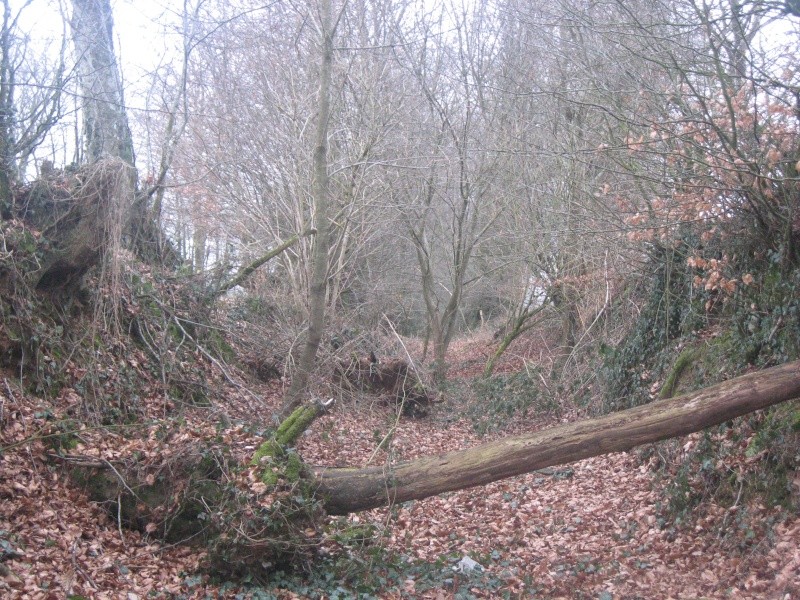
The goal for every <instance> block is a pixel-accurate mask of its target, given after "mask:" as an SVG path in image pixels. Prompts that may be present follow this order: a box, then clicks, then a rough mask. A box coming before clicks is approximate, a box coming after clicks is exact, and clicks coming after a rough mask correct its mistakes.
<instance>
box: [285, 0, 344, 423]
mask: <svg viewBox="0 0 800 600" xmlns="http://www.w3.org/2000/svg"><path fill="white" fill-rule="evenodd" d="M319 10H320V30H321V36H322V60H321V62H320V74H319V77H320V82H319V91H318V98H319V110H318V113H317V127H316V135H315V142H316V143H315V148H314V180H313V185H312V193H313V196H314V216H315V229H316V231H317V234H316V237H315V238H314V245H313V248H312V258H311V261H312V262H311V281H310V285H309V306H308V335H307V337H306V343H305V346H304V348H303V353H302V355H301V356H300V361H299V363H298V365H297V369H296V371H295V373H294V376H293V377H292V384H291V385H290V386H289V390H288V391H287V392H286V398H285V400H284V405H283V409H282V410H281V414H282V415H283V416H288V415H289V414H290V413H291V412H292V411H293V410H294V409H295V408H297V407H298V406H299V405H300V403H301V402H302V400H303V394H304V393H305V392H306V389H307V388H308V379H309V377H310V375H311V372H312V370H313V368H314V363H315V361H316V358H317V350H318V349H319V344H320V342H321V341H322V333H323V330H324V327H325V300H326V297H327V289H328V250H329V249H330V229H331V223H330V215H329V212H330V208H329V206H328V205H329V196H330V189H329V181H328V179H329V178H328V120H329V118H330V111H331V77H332V71H333V34H334V28H333V21H332V15H331V0H321V1H320V4H319Z"/></svg>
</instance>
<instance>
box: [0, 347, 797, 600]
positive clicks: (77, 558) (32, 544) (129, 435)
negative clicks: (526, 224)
mask: <svg viewBox="0 0 800 600" xmlns="http://www.w3.org/2000/svg"><path fill="white" fill-rule="evenodd" d="M489 340H490V335H489V334H488V333H486V332H483V333H478V334H476V335H474V336H472V337H471V338H469V339H465V340H461V341H459V342H458V343H457V344H456V345H455V347H454V354H453V370H452V375H453V384H452V386H451V388H450V389H448V390H446V392H445V401H444V402H442V403H440V404H437V405H435V406H434V409H433V412H432V414H431V415H430V416H429V417H427V418H425V419H409V418H405V417H402V418H397V417H396V415H395V414H394V411H393V410H392V409H391V408H389V407H388V406H386V405H384V404H382V403H379V402H374V403H373V402H370V401H369V400H368V399H363V400H362V401H361V402H360V403H354V402H344V403H340V404H339V405H338V406H337V407H336V408H335V409H334V411H332V412H331V413H330V414H327V415H325V416H323V417H322V418H320V419H319V420H318V421H316V422H315V423H314V425H313V426H312V428H311V430H310V432H309V433H308V434H307V435H305V436H303V438H302V440H301V442H300V444H299V445H298V448H297V450H298V452H299V453H300V455H301V456H302V457H303V458H304V459H305V460H306V461H307V462H309V463H312V464H320V465H338V466H341V465H356V466H357V465H365V464H367V463H369V464H382V463H384V462H386V461H387V460H403V459H410V458H414V457H417V456H423V455H428V454H434V453H438V452H443V451H449V450H454V449H458V448H464V447H467V446H470V445H473V444H477V443H480V442H481V441H483V440H487V439H490V438H493V437H495V436H502V435H507V434H508V433H510V432H521V431H532V430H536V429H539V428H542V427H547V426H548V425H551V424H553V423H554V422H557V421H559V420H568V419H574V418H579V417H580V416H581V415H580V414H578V413H577V412H576V410H577V409H576V410H572V411H569V412H570V414H566V412H565V411H559V410H555V404H554V403H553V402H552V398H551V397H550V396H549V395H548V390H547V388H546V387H544V384H542V385H540V386H538V387H537V384H536V381H544V379H543V378H542V377H539V373H538V372H537V371H536V370H535V369H529V370H528V371H526V370H525V368H524V367H525V365H526V364H529V363H527V362H526V355H527V356H536V357H537V360H539V361H540V359H541V356H542V348H541V345H540V344H541V343H542V341H541V340H536V339H533V338H530V339H529V340H528V341H527V342H523V343H520V344H519V345H518V346H517V347H516V349H515V352H516V353H512V354H510V355H509V356H507V357H506V358H505V359H504V361H505V362H504V363H502V364H501V367H500V369H499V371H500V374H499V375H497V376H496V377H495V378H494V379H492V380H491V381H490V382H488V383H483V384H482V385H481V386H476V385H474V384H473V383H472V377H473V376H474V375H477V373H478V372H479V371H480V369H481V368H482V364H483V360H484V359H485V357H486V355H487V353H488V351H489V349H490V348H489V346H490V344H489V343H488V342H489ZM408 346H409V348H410V349H411V351H412V353H413V352H414V351H415V348H414V344H413V342H409V344H408ZM119 360H120V361H121V362H122V361H124V362H125V363H126V365H125V366H126V368H127V369H129V370H132V372H137V369H140V368H141V365H142V364H143V363H144V362H145V360H144V358H143V357H141V356H139V355H137V354H136V353H129V354H128V355H125V356H120V359H119ZM197 365H204V366H202V368H203V369H205V377H206V380H207V381H208V382H209V384H210V385H211V384H213V385H216V386H217V388H218V389H219V390H220V397H221V398H222V400H220V399H216V400H215V401H214V402H212V403H207V404H206V405H205V406H190V405H186V406H185V407H183V408H180V407H178V408H177V409H176V408H175V407H170V410H166V407H165V405H164V397H163V395H160V394H158V393H155V391H156V389H157V388H156V386H155V383H148V379H147V378H146V377H145V374H144V373H142V380H141V382H140V383H141V387H140V396H139V399H138V402H139V403H140V407H139V411H140V419H138V420H137V422H135V423H134V422H131V423H129V424H127V425H125V424H118V425H117V426H115V427H116V428H113V427H112V428H108V427H107V426H102V425H100V424H98V426H97V427H96V428H94V427H92V426H90V425H88V424H86V423H81V424H77V425H76V423H77V422H76V420H75V418H74V416H75V414H76V410H77V407H78V406H79V405H80V403H81V397H80V396H79V394H78V393H77V392H76V391H75V389H74V388H72V387H65V388H64V389H63V390H62V391H61V392H60V393H59V394H58V396H57V397H56V398H55V399H54V400H52V401H45V400H43V399H41V398H39V397H37V396H36V395H33V394H31V393H30V392H25V393H23V392H22V391H21V390H20V389H19V387H18V385H17V383H16V380H15V377H14V374H13V373H10V372H4V373H3V378H2V382H0V447H2V454H0V500H1V502H0V596H2V597H3V598H42V599H49V598H71V599H73V600H77V599H80V598H113V599H117V598H124V599H126V600H134V599H136V598H219V597H224V598H251V597H252V598H370V597H373V598H529V597H533V598H536V597H539V598H600V599H604V600H605V599H623V598H627V599H634V598H753V599H755V598H759V599H761V598H776V599H784V598H786V599H789V598H796V597H798V596H800V519H798V516H797V514H796V512H794V509H793V508H792V507H793V506H796V501H797V498H798V495H800V475H798V474H796V473H794V472H789V473H785V474H784V478H783V479H782V480H781V481H780V482H779V483H776V485H783V486H784V488H785V489H784V490H783V493H780V494H773V496H770V495H769V494H765V493H756V491H754V490H751V489H750V488H751V487H752V486H750V484H748V483H746V482H748V481H751V480H752V475H753V474H758V473H759V472H760V471H759V469H761V468H762V466H763V463H764V462H765V461H769V460H772V458H771V453H770V443H769V442H765V441H764V440H760V439H757V438H758V434H757V431H759V429H758V427H757V426H758V425H759V423H760V421H762V420H763V419H764V417H751V418H750V420H749V421H747V422H744V423H741V424H738V426H737V427H736V428H726V427H722V428H719V429H716V430H714V431H711V432H707V433H701V434H695V435H692V436H689V437H688V438H683V439H680V440H674V441H672V442H668V443H665V444H660V445H658V446H652V447H645V448H642V449H639V450H637V451H635V452H631V453H626V454H613V455H608V456H603V457H599V458H594V459H589V460H585V461H582V462H579V463H576V464H572V465H567V466H563V467H559V468H554V469H547V470H545V471H543V472H536V473H532V474H530V475H526V476H523V477H517V478H513V479H508V480H505V481H501V482H497V483H495V484H492V485H490V486H487V487H483V488H476V489H471V490H464V491H461V492H455V493H450V494H446V495H443V496H440V497H436V498H430V499H427V500H423V501H417V502H410V503H407V504H403V505H401V506H393V507H391V508H388V509H381V510H373V511H370V512H366V513H361V514H355V515H351V516H349V517H347V518H336V519H327V520H326V522H325V523H326V524H324V525H323V527H322V530H321V531H309V532H308V540H309V546H310V547H309V548H308V549H307V552H304V553H300V554H298V555H297V561H296V564H295V567H297V570H296V571H295V572H287V570H286V569H285V568H284V567H283V566H281V565H278V564H270V563H269V562H268V561H265V562H263V563H262V564H261V566H260V568H258V569H254V570H252V571H251V572H250V573H249V574H248V575H244V576H243V577H242V576H241V574H240V577H239V578H238V579H237V580H236V581H229V579H230V577H223V578H219V577H217V573H218V572H219V570H218V569H216V568H214V567H213V566H211V565H210V563H209V552H210V551H213V549H211V550H210V549H209V548H208V547H207V546H205V545H192V544H191V543H190V544H188V545H187V544H175V543H163V542H158V541H156V540H155V539H154V538H151V537H150V535H149V534H148V532H152V533H153V534H154V535H155V534H156V533H160V528H161V527H162V526H163V523H155V522H154V523H147V524H144V526H143V528H142V532H141V533H140V532H136V531H131V530H130V529H125V528H122V527H120V524H119V517H120V514H119V513H120V510H121V508H120V506H118V505H117V504H116V503H115V502H109V503H108V504H107V505H105V506H101V505H99V504H96V503H93V502H90V501H89V500H88V498H87V495H86V493H85V492H84V491H82V490H81V489H79V488H78V487H77V486H76V485H75V484H74V483H73V482H71V480H70V479H69V478H68V477H67V476H66V469H67V467H68V466H74V465H65V464H64V463H65V462H66V461H69V460H73V461H78V460H85V461H91V460H94V461H100V462H102V461H108V462H109V463H111V464H118V462H117V461H125V460H127V459H129V458H130V457H132V456H136V457H137V461H138V464H139V465H142V467H141V468H142V469H144V471H145V472H147V469H148V468H152V472H151V473H149V475H150V476H151V477H152V478H153V479H156V478H159V477H164V476H165V475H168V473H165V471H164V469H165V465H175V464H178V463H179V462H180V457H181V456H183V455H186V454H187V453H189V452H190V451H191V449H192V448H194V447H195V445H194V444H195V442H197V441H198V440H203V441H204V442H205V443H208V442H213V444H216V445H217V446H218V447H220V448H223V447H224V448H225V449H226V453H227V454H226V456H228V457H229V460H230V461H231V462H234V463H235V462H237V461H238V462H239V463H241V464H243V465H246V463H247V461H248V460H249V458H250V457H251V456H252V453H253V451H254V450H255V448H256V447H257V446H258V444H259V443H260V441H261V437H260V436H259V433H261V432H262V431H263V426H264V424H265V423H266V422H267V420H268V415H270V414H272V412H273V411H274V410H275V409H276V408H277V406H278V403H279V399H280V394H281V391H282V384H281V382H280V381H278V380H273V382H272V383H271V384H269V385H266V384H260V385H259V386H255V385H254V384H253V383H252V382H251V381H245V380H244V379H242V378H241V376H240V375H238V374H237V372H236V371H235V370H231V371H229V372H227V374H226V375H225V376H223V375H221V374H220V373H219V369H218V365H215V364H213V363H211V362H208V361H205V362H203V360H202V359H201V358H198V362H197ZM529 366H530V364H529ZM520 367H522V369H521V370H520ZM195 368H200V367H197V366H196V367H195ZM504 373H505V374H504ZM526 378H527V379H526ZM233 384H236V385H233ZM148 390H151V391H153V392H154V393H152V394H150V393H148ZM534 390H535V391H534ZM476 403H479V404H477V405H476ZM590 410H591V407H587V408H586V411H590ZM787 410H788V409H787ZM771 443H773V444H774V443H776V440H772V441H771ZM213 444H212V445H213ZM710 448H713V452H711V451H710V450H709V449H710ZM59 456H60V458H58V457H59ZM146 477H147V475H145V478H146ZM238 477H239V480H238V481H235V482H233V484H234V485H238V486H240V487H241V489H243V490H245V491H246V492H247V493H248V494H251V496H250V497H251V498H255V499H256V500H258V499H259V498H261V499H262V500H263V502H264V504H268V503H274V500H275V498H274V497H270V495H269V494H270V491H269V490H267V489H265V488H264V486H263V484H262V483H260V481H259V480H258V478H256V477H253V476H252V473H250V472H248V470H247V469H246V468H244V469H242V470H241V471H240V472H239V475H238ZM175 493H176V494H179V493H180V490H177V491H175ZM166 502H167V501H166V500H165V503H166ZM793 502H794V504H792V503H793ZM197 518H200V519H202V518H206V516H204V515H202V513H201V514H200V515H198V517H197ZM232 534H233V532H232ZM464 557H469V558H470V559H472V560H474V561H475V562H477V563H478V564H479V565H480V567H475V568H473V569H472V570H469V569H466V568H464V567H463V564H464ZM460 565H461V566H460Z"/></svg>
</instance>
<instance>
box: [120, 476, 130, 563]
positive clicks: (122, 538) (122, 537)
mask: <svg viewBox="0 0 800 600" xmlns="http://www.w3.org/2000/svg"><path fill="white" fill-rule="evenodd" d="M126 487H127V486H126ZM128 489H130V488H128ZM117 530H118V531H119V539H120V540H122V545H123V546H125V547H126V548H127V547H128V545H127V544H126V543H125V536H124V535H123V534H122V494H117Z"/></svg>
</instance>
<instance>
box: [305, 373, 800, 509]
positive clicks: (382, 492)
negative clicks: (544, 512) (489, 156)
mask: <svg viewBox="0 0 800 600" xmlns="http://www.w3.org/2000/svg"><path fill="white" fill-rule="evenodd" d="M795 398H800V361H795V362H791V363H787V364H784V365H781V366H779V367H773V368H771V369H766V370H763V371H759V372H755V373H750V374H748V375H744V376H741V377H737V378H735V379H731V380H729V381H725V382H723V383H720V384H717V385H714V386H711V387H708V388H705V389H703V390H700V391H698V392H693V393H691V394H686V395H683V396H679V397H676V398H672V399H668V400H659V401H655V402H652V403H650V404H646V405H644V406H638V407H636V408H631V409H629V410H624V411H620V412H617V413H614V414H611V415H607V416H604V417H600V418H597V419H589V420H585V421H580V422H577V423H571V424H568V425H560V426H558V427H552V428H549V429H545V430H544V431H539V432H536V433H529V434H523V435H517V436H513V437H508V438H505V439H501V440H497V441H494V442H490V443H488V444H483V445H480V446H476V447H474V448H469V449H467V450H461V451H457V452H449V453H446V454H441V455H439V456H433V457H426V458H421V459H418V460H414V461H411V462H405V463H400V464H397V465H387V466H385V467H370V468H345V469H340V468H317V469H316V477H317V481H318V484H319V489H318V493H319V494H320V495H321V496H322V497H323V498H324V505H325V509H326V510H327V511H328V513H329V514H332V515H343V514H347V513H351V512H358V511H362V510H368V509H371V508H376V507H379V506H386V505H389V504H393V503H395V502H405V501H407V500H418V499H421V498H427V497H429V496H435V495H438V494H442V493H444V492H449V491H454V490H460V489H465V488H470V487H474V486H479V485H486V484H488V483H491V482H493V481H498V480H500V479H505V478H507V477H513V476H515V475H522V474H525V473H530V472H532V471H535V470H538V469H542V468H545V467H551V466H555V465H560V464H565V463H570V462H574V461H578V460H582V459H584V458H590V457H592V456H600V455H603V454H609V453H611V452H622V451H626V450H630V449H631V448H634V447H636V446H640V445H642V444H648V443H652V442H657V441H661V440H665V439H668V438H672V437H678V436H681V435H686V434H688V433H693V432H695V431H700V430H702V429H705V428H706V427H711V426H713V425H718V424H720V423H724V422H725V421H728V420H730V419H733V418H735V417H740V416H742V415H745V414H747V413H750V412H753V411H756V410H759V409H763V408H767V407H769V406H772V405H774V404H779V403H781V402H785V401H787V400H792V399H795Z"/></svg>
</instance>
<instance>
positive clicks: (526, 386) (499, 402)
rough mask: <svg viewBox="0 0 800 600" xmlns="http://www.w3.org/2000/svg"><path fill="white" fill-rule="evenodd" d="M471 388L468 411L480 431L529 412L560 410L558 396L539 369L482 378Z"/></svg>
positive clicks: (502, 425) (547, 412) (521, 416)
mask: <svg viewBox="0 0 800 600" xmlns="http://www.w3.org/2000/svg"><path fill="white" fill-rule="evenodd" d="M471 391H472V399H471V401H470V403H469V405H468V406H467V409H466V414H467V416H468V417H469V418H470V419H471V420H472V423H473V427H474V428H475V431H476V432H478V433H480V434H485V433H488V432H491V431H495V430H498V429H502V428H503V427H505V426H506V425H508V424H509V423H510V422H512V421H514V420H519V419H525V418H526V417H528V416H529V415H534V414H539V415H542V414H545V415H553V414H558V413H559V410H560V406H559V404H558V402H557V401H556V400H555V398H553V396H552V395H551V394H550V392H549V391H548V390H547V389H546V388H545V389H543V386H542V384H541V380H540V378H539V372H538V370H536V369H530V370H526V371H521V372H519V373H508V374H500V375H493V376H491V377H489V378H486V379H478V380H476V381H475V382H474V383H473V384H472V390H471Z"/></svg>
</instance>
